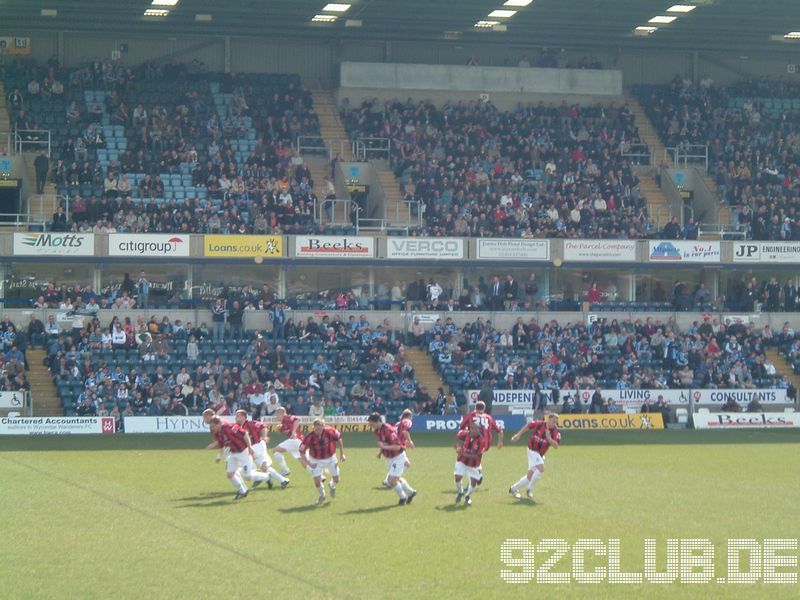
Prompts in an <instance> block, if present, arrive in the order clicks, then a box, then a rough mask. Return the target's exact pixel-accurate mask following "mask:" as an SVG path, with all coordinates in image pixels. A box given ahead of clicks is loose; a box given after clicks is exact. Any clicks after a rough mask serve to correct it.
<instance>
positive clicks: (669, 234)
mask: <svg viewBox="0 0 800 600" xmlns="http://www.w3.org/2000/svg"><path fill="white" fill-rule="evenodd" d="M664 239H665V240H679V239H681V226H680V225H679V224H678V217H672V219H671V220H670V222H669V223H667V224H666V225H665V226H664Z"/></svg>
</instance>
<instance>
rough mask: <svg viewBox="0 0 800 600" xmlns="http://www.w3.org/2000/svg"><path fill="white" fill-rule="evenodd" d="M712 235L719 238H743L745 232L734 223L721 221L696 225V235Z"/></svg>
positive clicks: (745, 237) (745, 234) (744, 237)
mask: <svg viewBox="0 0 800 600" xmlns="http://www.w3.org/2000/svg"><path fill="white" fill-rule="evenodd" d="M700 236H705V237H708V236H714V237H718V238H719V239H721V240H745V239H747V232H746V231H745V230H744V229H739V227H737V226H736V225H730V224H722V223H701V224H700V225H699V227H698V237H700Z"/></svg>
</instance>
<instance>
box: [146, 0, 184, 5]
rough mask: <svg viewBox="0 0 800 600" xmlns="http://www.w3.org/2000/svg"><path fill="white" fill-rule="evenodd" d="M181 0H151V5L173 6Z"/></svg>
mask: <svg viewBox="0 0 800 600" xmlns="http://www.w3.org/2000/svg"><path fill="white" fill-rule="evenodd" d="M180 1H181V0H153V6H175V5H176V4H178V2H180Z"/></svg>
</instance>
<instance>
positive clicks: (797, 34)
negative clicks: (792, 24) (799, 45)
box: [783, 31, 800, 40]
mask: <svg viewBox="0 0 800 600" xmlns="http://www.w3.org/2000/svg"><path fill="white" fill-rule="evenodd" d="M783 38H784V39H786V40H800V31H790V32H789V33H787V34H786V35H784V36H783Z"/></svg>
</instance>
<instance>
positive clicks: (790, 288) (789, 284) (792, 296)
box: [783, 277, 797, 312]
mask: <svg viewBox="0 0 800 600" xmlns="http://www.w3.org/2000/svg"><path fill="white" fill-rule="evenodd" d="M796 305H797V288H796V287H795V285H794V280H793V279H792V278H791V277H790V278H789V279H787V280H786V285H784V286H783V310H784V311H786V312H794V311H795V306H796Z"/></svg>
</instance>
